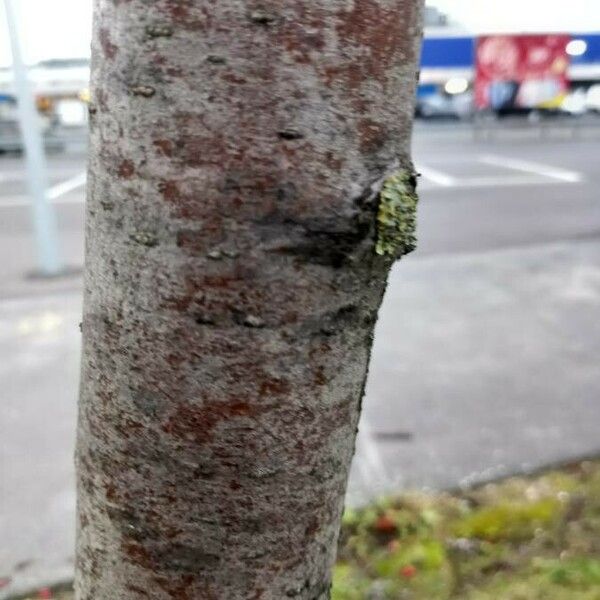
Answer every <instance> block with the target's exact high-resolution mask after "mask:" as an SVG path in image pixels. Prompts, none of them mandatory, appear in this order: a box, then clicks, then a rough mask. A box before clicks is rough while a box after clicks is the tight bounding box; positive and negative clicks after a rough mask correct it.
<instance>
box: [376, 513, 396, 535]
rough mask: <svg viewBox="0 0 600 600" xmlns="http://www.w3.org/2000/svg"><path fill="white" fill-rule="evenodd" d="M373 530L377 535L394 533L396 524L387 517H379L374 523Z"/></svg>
mask: <svg viewBox="0 0 600 600" xmlns="http://www.w3.org/2000/svg"><path fill="white" fill-rule="evenodd" d="M375 529H376V530H377V531H378V532H379V533H395V532H396V529H397V527H396V523H394V521H393V519H391V518H390V517H389V516H388V515H381V516H380V517H379V518H378V519H377V521H376V522H375Z"/></svg>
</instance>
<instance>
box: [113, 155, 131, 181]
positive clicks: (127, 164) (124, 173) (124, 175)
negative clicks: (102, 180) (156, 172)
mask: <svg viewBox="0 0 600 600" xmlns="http://www.w3.org/2000/svg"><path fill="white" fill-rule="evenodd" d="M134 174H135V165H134V164H133V161H131V160H129V159H125V160H123V161H122V162H121V164H120V165H119V169H118V171H117V175H118V176H119V177H120V178H121V179H131V178H132V177H133V175H134Z"/></svg>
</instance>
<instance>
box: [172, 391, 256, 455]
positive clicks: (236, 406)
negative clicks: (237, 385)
mask: <svg viewBox="0 0 600 600" xmlns="http://www.w3.org/2000/svg"><path fill="white" fill-rule="evenodd" d="M265 410H267V409H266V408H265V407H260V406H256V405H253V404H250V403H249V402H245V401H243V400H231V401H229V402H212V403H209V404H203V405H201V406H194V405H191V404H179V405H178V406H177V408H176V409H175V412H174V414H173V415H172V416H171V417H170V418H169V419H168V420H167V422H166V423H164V424H163V427H162V429H163V431H164V432H165V433H169V434H171V435H174V436H177V437H182V438H186V439H191V440H193V441H195V442H197V443H199V444H203V443H205V442H208V441H210V440H211V439H212V434H213V429H214V428H215V427H216V426H217V424H218V423H219V422H221V421H228V420H230V419H235V418H240V417H249V418H253V417H256V416H258V415H259V414H261V413H262V412H264V411H265Z"/></svg>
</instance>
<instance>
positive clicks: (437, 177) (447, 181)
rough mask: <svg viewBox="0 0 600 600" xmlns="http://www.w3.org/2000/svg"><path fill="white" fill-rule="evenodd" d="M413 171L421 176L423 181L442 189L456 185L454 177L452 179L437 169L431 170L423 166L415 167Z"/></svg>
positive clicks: (456, 181)
mask: <svg viewBox="0 0 600 600" xmlns="http://www.w3.org/2000/svg"><path fill="white" fill-rule="evenodd" d="M415 170H416V171H417V173H419V174H420V175H421V177H423V179H426V180H428V181H431V182H432V183H435V184H436V185H440V186H442V187H455V186H456V185H457V184H458V180H457V179H456V177H452V175H448V173H443V172H442V171H439V170H438V169H432V168H431V167H426V166H425V165H416V166H415Z"/></svg>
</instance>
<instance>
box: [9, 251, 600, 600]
mask: <svg viewBox="0 0 600 600" xmlns="http://www.w3.org/2000/svg"><path fill="white" fill-rule="evenodd" d="M79 285H80V284H79V283H78V280H77V279H74V280H73V281H71V283H70V287H65V288H63V289H56V290H54V291H53V293H52V294H50V295H47V294H41V292H40V289H39V286H38V284H36V286H38V287H36V288H35V293H34V294H28V295H27V297H25V296H26V292H27V290H28V289H29V288H27V287H22V288H20V292H19V290H18V289H17V288H16V287H13V288H11V289H12V290H13V292H15V293H12V294H11V296H12V297H11V298H6V297H5V298H4V299H2V300H0V353H1V360H0V389H1V390H2V392H1V394H2V411H1V412H0V456H1V457H2V460H1V462H0V471H1V473H0V479H1V480H2V482H3V488H2V491H1V496H0V530H1V531H2V544H1V545H0V579H1V578H2V577H9V578H11V580H12V583H11V584H10V585H9V586H7V587H5V588H4V589H1V590H0V599H2V598H5V597H7V594H8V593H9V591H13V592H14V591H15V590H17V589H19V588H22V587H23V586H27V585H30V584H33V585H36V584H38V583H42V582H43V583H49V582H51V581H53V580H56V578H61V577H65V576H68V575H69V573H70V572H71V568H72V567H71V565H72V558H73V538H74V507H75V494H74V489H73V463H72V452H73V440H74V432H75V431H74V430H75V415H76V396H77V385H78V368H79V365H78V356H79V336H80V333H79V329H78V326H77V325H78V323H79V320H80V318H79V315H80V292H79ZM16 292H19V293H16ZM598 356H600V241H586V242H576V243H573V242H571V243H568V244H552V245H544V246H536V247H529V248H518V249H510V250H502V251H494V252H488V253H478V254H463V255H456V254H455V255H449V256H431V257H423V258H421V257H419V256H418V255H417V256H414V257H410V258H408V259H406V260H404V261H402V262H400V263H398V264H397V265H396V267H395V269H394V271H393V273H392V276H391V279H390V286H389V289H388V293H387V296H386V300H385V303H384V307H383V309H382V312H381V318H380V321H379V323H378V326H377V333H376V343H375V348H374V352H373V361H372V367H371V374H370V379H369V385H368V387H367V398H366V400H365V402H364V415H363V416H364V419H363V423H362V428H361V436H360V439H359V443H358V452H357V457H356V459H355V462H354V465H353V471H352V477H351V482H350V490H349V501H350V502H352V503H359V502H362V501H364V500H365V499H367V498H368V497H369V496H372V495H373V494H377V493H381V492H392V491H394V490H397V489H399V488H406V487H414V486H419V487H431V488H437V487H456V486H461V485H469V484H472V483H474V482H477V481H484V480H487V479H492V478H495V477H499V476H502V475H505V474H507V473H512V472H523V471H530V470H534V469H537V468H540V467H543V466H546V465H549V464H553V463H557V462H561V461H564V460H570V459H573V458H576V457H581V456H584V455H593V454H600V438H599V437H598V432H597V429H598V423H599V422H600V403H599V402H598V398H599V395H600V375H599V374H598V369H597V363H598Z"/></svg>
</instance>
